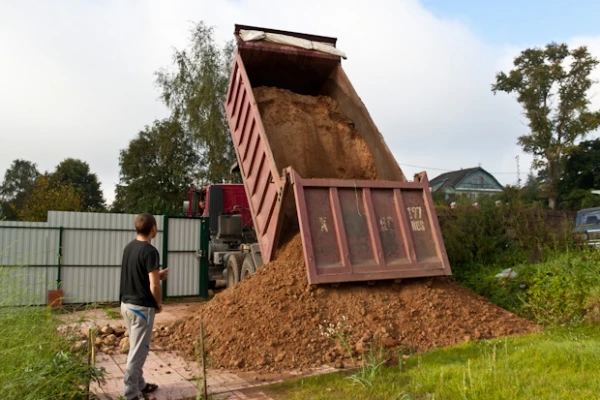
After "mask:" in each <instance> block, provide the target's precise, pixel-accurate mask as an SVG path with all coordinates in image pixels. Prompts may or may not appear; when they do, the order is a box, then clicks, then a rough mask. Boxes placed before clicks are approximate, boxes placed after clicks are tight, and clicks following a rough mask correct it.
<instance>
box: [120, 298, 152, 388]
mask: <svg viewBox="0 0 600 400" xmlns="http://www.w3.org/2000/svg"><path fill="white" fill-rule="evenodd" d="M155 312H156V310H155V309H154V307H143V306H137V305H135V304H126V303H121V314H122V315H123V318H125V324H126V325H127V331H128V332H129V354H128V355H127V369H126V370H125V398H126V399H134V398H137V396H139V395H140V394H141V393H142V392H141V390H142V389H143V388H144V386H146V381H145V380H144V373H143V371H142V368H143V367H144V363H145V362H146V357H147V356H148V351H150V340H151V339H152V327H153V325H154V314H155Z"/></svg>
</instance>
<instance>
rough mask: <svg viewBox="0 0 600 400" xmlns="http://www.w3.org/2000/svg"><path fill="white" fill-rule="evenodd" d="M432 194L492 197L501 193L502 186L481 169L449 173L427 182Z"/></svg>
mask: <svg viewBox="0 0 600 400" xmlns="http://www.w3.org/2000/svg"><path fill="white" fill-rule="evenodd" d="M429 184H430V186H431V192H432V193H444V194H445V198H446V199H448V197H450V195H467V196H469V197H470V198H472V199H476V198H477V197H478V196H479V195H481V194H486V195H493V194H498V193H501V192H502V185H501V184H500V182H498V180H497V179H496V178H494V176H493V175H492V174H490V173H489V172H487V171H486V170H484V169H483V168H481V167H475V168H465V169H460V170H458V171H450V172H446V173H443V174H441V175H439V176H436V177H435V178H433V179H432V180H431V181H430V182H429Z"/></svg>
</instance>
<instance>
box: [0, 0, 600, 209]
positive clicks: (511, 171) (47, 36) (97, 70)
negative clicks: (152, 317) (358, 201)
mask: <svg viewBox="0 0 600 400" xmlns="http://www.w3.org/2000/svg"><path fill="white" fill-rule="evenodd" d="M566 4H567V2H566V1H561V2H558V1H550V0H547V1H543V0H530V1H527V2H523V1H514V0H504V1H495V2H492V1H485V2H484V1H479V0H473V1H467V0H456V1H447V0H422V1H417V0H389V1H388V0H370V1H364V0H360V1H355V0H339V1H337V0H336V1H333V0H331V1H328V0H318V1H317V0H303V1H298V2H292V1H281V0H279V1H276V0H252V1H249V0H248V1H244V0H235V1H234V0H210V1H205V0H189V1H188V0H179V1H178V0H170V1H167V0H154V1H150V0H79V1H75V0H73V1H66V0H53V1H46V0H39V1H26V0H0V110H1V111H0V135H1V139H2V142H1V143H2V145H1V146H0V174H1V175H0V176H3V174H4V171H5V170H6V169H7V168H8V166H9V165H10V163H11V162H12V160H14V159H16V158H22V159H26V160H29V161H32V162H35V163H36V164H37V165H38V168H39V169H40V170H41V171H52V170H53V169H54V168H55V166H56V165H57V164H58V163H59V162H60V161H61V160H63V159H65V158H67V157H73V158H79V159H82V160H84V161H87V162H88V163H89V164H90V167H91V170H92V172H94V173H96V174H97V175H98V177H99V178H100V180H101V182H102V189H103V191H104V194H105V197H106V198H107V200H108V201H109V203H110V202H111V201H112V200H113V199H114V188H115V184H116V183H117V182H118V179H119V166H118V157H119V150H120V149H123V148H126V147H127V145H128V142H129V140H131V139H132V138H133V137H134V136H135V135H136V133H137V132H138V131H139V130H140V129H142V128H143V127H144V126H145V125H148V124H151V123H152V121H153V120H155V119H160V118H164V117H166V116H167V115H168V110H167V109H165V107H164V106H163V105H162V104H161V103H160V102H159V101H158V90H157V88H156V87H155V85H154V72H155V71H156V70H158V69H159V68H161V67H166V66H169V65H170V63H171V55H172V51H173V48H183V47H184V46H185V45H186V43H187V39H188V33H189V29H190V28H191V27H192V25H193V22H194V21H200V20H203V21H205V22H206V23H207V24H208V25H212V26H214V27H215V28H216V34H217V39H218V40H219V42H225V41H226V40H228V39H230V38H232V32H233V25H234V24H235V23H240V24H247V25H256V26H264V27H269V28H277V29H283V30H290V31H299V32H307V33H314V34H320V35H326V36H334V37H337V38H338V39H339V40H338V47H339V48H340V49H342V50H343V51H345V52H346V54H347V55H348V59H347V60H345V61H344V62H343V65H344V68H345V70H346V72H347V73H348V75H349V76H350V79H351V80H352V82H353V84H354V86H355V88H356V90H357V92H358V93H359V95H360V96H361V97H362V99H363V101H364V102H365V104H366V105H367V108H368V109H369V111H370V113H371V115H372V117H373V119H374V120H375V123H376V124H377V125H378V127H379V129H380V130H381V132H382V133H383V135H384V137H385V139H386V141H387V143H388V145H389V147H390V148H391V150H392V152H393V153H394V155H395V157H396V159H397V160H398V163H399V164H400V165H401V166H402V168H403V170H404V171H405V173H406V175H407V176H408V177H412V175H413V174H414V173H415V172H418V171H421V170H423V169H425V170H427V172H428V174H429V176H430V178H432V177H434V176H436V175H438V174H439V173H441V172H443V171H445V170H452V169H459V168H468V167H474V166H477V165H478V164H479V163H481V165H482V167H483V168H485V169H487V170H488V171H490V172H492V173H494V174H495V176H496V177H497V178H498V179H499V180H500V182H502V183H504V184H507V183H511V184H513V183H516V181H517V174H516V172H517V165H516V161H515V156H517V155H520V156H521V167H520V169H521V178H522V179H523V180H524V179H525V177H526V174H527V172H528V170H529V163H530V161H531V158H530V157H529V156H527V155H523V154H522V153H521V151H520V149H519V147H518V146H517V145H516V138H517V137H518V136H520V135H522V134H525V133H527V128H526V125H525V124H526V121H525V120H524V117H523V116H522V114H521V110H520V108H519V106H518V104H517V103H516V101H515V100H514V98H511V97H509V96H507V95H503V94H498V95H496V96H494V95H493V94H492V93H491V91H490V85H491V84H492V83H493V81H494V76H495V74H496V73H497V72H498V71H500V70H508V68H510V66H511V61H512V58H513V57H514V56H515V55H516V54H518V52H519V50H521V49H523V48H525V47H528V46H542V45H545V44H546V43H548V42H550V41H558V42H568V43H569V44H586V45H588V46H589V47H590V50H591V52H592V54H594V55H595V56H597V57H600V25H598V24H597V21H596V20H595V19H596V17H597V15H599V14H600V2H597V1H591V0H590V1H578V2H577V5H578V7H577V8H575V7H574V6H567V5H566ZM596 76H597V77H600V73H597V74H596ZM594 90H595V91H597V88H596V89H594ZM594 105H595V106H596V107H600V96H597V97H596V98H595V99H594ZM415 166H417V167H415ZM422 167H425V168H422Z"/></svg>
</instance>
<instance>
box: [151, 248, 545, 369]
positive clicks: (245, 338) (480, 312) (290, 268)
mask: <svg viewBox="0 0 600 400" xmlns="http://www.w3.org/2000/svg"><path fill="white" fill-rule="evenodd" d="M277 260H278V261H274V262H272V263H269V264H267V265H265V266H263V267H261V268H260V269H259V270H258V271H257V272H256V274H254V275H253V276H251V277H249V278H248V279H246V280H244V281H242V282H241V283H239V284H238V285H236V286H235V287H233V288H231V289H228V290H225V291H224V292H222V293H219V294H217V295H216V296H215V297H214V298H213V299H212V300H211V301H210V302H209V303H206V304H204V305H200V306H198V307H197V309H195V310H193V311H191V312H190V315H189V318H186V319H183V320H181V321H177V322H175V323H173V324H171V326H170V329H171V330H172V331H173V333H172V334H171V335H170V336H168V337H160V338H157V339H156V341H157V342H158V344H159V346H161V347H165V348H169V349H174V350H178V351H180V352H181V353H182V354H183V355H185V356H188V357H191V358H194V357H195V351H194V349H195V343H196V342H197V340H198V337H199V332H200V323H201V322H203V323H204V326H205V331H206V334H207V339H206V347H207V351H208V357H209V359H210V360H211V362H212V363H213V366H215V367H226V368H243V369H252V370H265V369H271V370H273V369H289V368H306V367H313V366H319V365H322V364H323V363H326V364H330V365H334V366H336V365H337V366H338V367H341V366H342V365H343V363H346V364H347V363H348V362H349V360H348V358H345V357H346V356H347V355H348V354H347V351H345V349H344V347H343V346H341V345H340V341H339V340H337V341H336V340H335V336H336V333H339V334H341V336H342V337H344V338H345V340H346V341H347V344H348V346H349V347H350V348H351V349H352V352H353V354H354V357H355V358H356V359H358V357H359V356H360V354H361V353H363V352H365V351H368V350H369V348H370V347H371V346H379V345H383V346H384V347H385V348H386V349H388V350H389V351H390V352H392V351H394V352H397V350H398V349H400V350H404V351H407V350H416V351H424V350H428V349H432V348H435V347H441V346H450V345H455V344H458V343H461V342H464V341H469V340H472V339H483V338H492V337H497V336H504V335H513V334H523V333H528V332H532V331H534V330H535V329H536V326H535V325H534V324H533V323H532V322H530V321H528V320H525V319H522V318H519V317H517V316H515V315H514V314H511V313H509V312H508V311H506V310H504V309H502V308H500V307H497V306H495V305H493V304H491V303H490V302H489V301H487V300H486V299H485V298H483V297H481V296H478V295H476V294H474V293H472V292H470V291H468V290H467V289H465V288H463V287H461V286H460V285H458V284H457V283H455V282H453V281H451V280H449V279H447V278H428V279H410V280H405V281H402V282H401V283H392V282H378V283H377V284H376V285H374V286H368V285H366V284H344V285H341V286H340V287H338V288H333V287H331V286H322V287H315V286H310V285H308V282H307V279H306V272H305V266H304V260H303V256H302V243H301V240H300V237H299V236H296V237H294V238H293V239H292V240H291V241H290V242H289V243H287V244H286V245H285V246H284V247H283V248H282V249H281V250H280V252H279V254H278V257H277ZM331 324H333V325H334V327H333V329H331V328H332V327H331ZM328 329H329V331H330V332H333V336H334V337H333V338H328V337H327V330H328Z"/></svg>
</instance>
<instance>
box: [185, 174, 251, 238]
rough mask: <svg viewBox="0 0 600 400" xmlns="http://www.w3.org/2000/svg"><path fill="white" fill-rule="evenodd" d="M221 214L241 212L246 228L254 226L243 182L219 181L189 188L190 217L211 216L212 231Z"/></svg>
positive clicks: (188, 205)
mask: <svg viewBox="0 0 600 400" xmlns="http://www.w3.org/2000/svg"><path fill="white" fill-rule="evenodd" d="M221 214H241V215H242V224H243V226H244V228H252V215H251V213H250V206H249V205H248V198H247V197H246V190H245V189H244V185H243V184H241V183H237V184H236V183H219V184H214V185H208V186H205V187H203V188H200V189H197V188H192V189H190V190H189V192H188V201H187V216H188V217H211V221H210V225H211V231H212V230H213V229H212V226H213V224H215V225H216V224H217V222H218V221H217V220H218V216H219V215H221ZM213 221H214V222H213Z"/></svg>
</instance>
